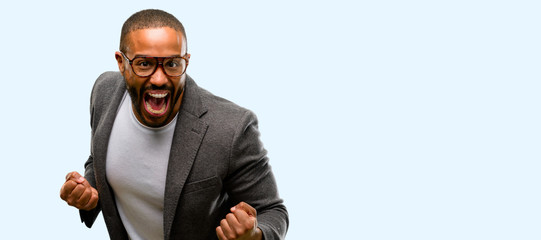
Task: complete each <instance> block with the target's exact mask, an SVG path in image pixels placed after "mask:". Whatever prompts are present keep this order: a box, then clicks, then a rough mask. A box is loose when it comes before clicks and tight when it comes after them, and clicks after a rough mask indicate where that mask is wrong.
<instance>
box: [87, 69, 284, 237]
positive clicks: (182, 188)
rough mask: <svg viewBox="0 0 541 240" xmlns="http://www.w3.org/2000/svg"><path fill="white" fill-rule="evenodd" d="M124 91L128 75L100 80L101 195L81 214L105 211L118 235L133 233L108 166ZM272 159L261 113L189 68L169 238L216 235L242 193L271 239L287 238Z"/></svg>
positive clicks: (93, 156) (97, 147)
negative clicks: (217, 91) (218, 91)
mask: <svg viewBox="0 0 541 240" xmlns="http://www.w3.org/2000/svg"><path fill="white" fill-rule="evenodd" d="M125 91H126V85H125V81H124V78H123V77H122V75H121V74H120V73H118V72H106V73H103V74H102V75H101V76H100V77H99V78H98V79H97V80H96V83H95V84H94V88H93V89H92V96H91V101H90V115H91V120H90V122H91V127H92V141H91V153H90V156H89V158H88V161H87V162H86V163H85V169H86V170H85V177H86V179H88V181H89V182H90V184H91V185H92V186H94V187H95V188H96V189H97V190H98V193H99V198H100V200H99V204H98V207H96V208H95V209H93V210H91V211H83V210H81V211H80V215H81V221H82V222H84V223H85V224H86V226H87V227H91V226H92V224H93V223H94V220H95V219H96V217H97V215H98V214H99V212H100V211H102V212H103V217H104V219H105V224H106V225H107V230H108V231H109V236H110V238H111V239H128V235H127V233H126V230H125V229H124V226H123V224H122V221H121V219H120V216H119V214H118V210H117V208H116V204H115V200H114V194H113V191H112V189H111V187H110V186H109V184H108V182H107V178H106V174H105V159H106V155H107V146H108V142H109V135H110V133H111V129H112V127H113V122H114V120H115V117H116V113H117V109H118V106H119V104H120V101H121V99H122V96H123V94H124V92H125ZM268 161H269V160H268V158H267V156H266V150H265V149H264V148H263V144H262V143H261V141H260V140H259V131H258V127H257V119H256V117H255V115H254V114H253V113H252V112H250V111H249V110H246V109H244V108H241V107H239V106H237V105H235V104H234V103H231V102H229V101H227V100H225V99H223V98H220V97H217V96H214V95H212V94H211V93H209V92H208V91H206V90H204V89H202V88H200V87H198V86H197V84H196V83H195V82H194V81H193V80H192V79H191V78H190V77H189V76H187V77H186V86H185V92H184V97H183V100H182V105H181V108H180V111H179V115H178V118H177V125H176V128H175V133H174V136H173V142H172V146H171V153H170V157H169V164H168V169H167V180H166V186H165V202H164V216H163V217H164V236H165V239H189V240H195V239H205V240H206V239H217V237H216V231H215V229H216V227H217V226H219V224H220V223H219V221H220V220H221V219H223V218H224V217H225V215H226V214H227V213H228V212H229V209H230V208H231V207H232V206H234V205H236V204H237V203H239V202H241V201H244V202H246V203H248V204H250V205H252V206H253V207H254V208H255V209H256V210H257V220H258V224H259V225H258V226H259V228H261V230H262V231H263V236H264V239H284V238H285V234H286V231H287V228H288V226H289V217H288V213H287V210H286V208H285V206H284V205H283V201H282V199H280V198H279V196H278V191H277V187H276V182H275V180H274V176H273V173H272V171H271V167H270V166H269V163H268ZM142 217H144V216H142Z"/></svg>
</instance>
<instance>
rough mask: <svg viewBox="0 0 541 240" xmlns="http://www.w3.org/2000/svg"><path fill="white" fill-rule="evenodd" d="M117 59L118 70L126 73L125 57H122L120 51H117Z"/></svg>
mask: <svg viewBox="0 0 541 240" xmlns="http://www.w3.org/2000/svg"><path fill="white" fill-rule="evenodd" d="M115 59H116V63H117V64H118V70H119V71H120V72H121V73H122V74H124V67H125V66H126V65H125V64H124V57H122V54H121V53H120V52H118V51H117V52H115Z"/></svg>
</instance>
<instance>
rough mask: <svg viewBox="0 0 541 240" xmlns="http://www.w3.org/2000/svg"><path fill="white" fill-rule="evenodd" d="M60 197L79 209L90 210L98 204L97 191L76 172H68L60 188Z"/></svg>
mask: <svg viewBox="0 0 541 240" xmlns="http://www.w3.org/2000/svg"><path fill="white" fill-rule="evenodd" d="M60 198H62V200H64V201H66V202H67V203H68V204H69V205H70V206H74V207H76V208H78V209H81V210H86V211H89V210H92V209H94V208H95V207H96V206H97V205H98V199H99V198H98V191H97V190H96V189H95V188H93V187H92V186H90V183H88V181H86V179H85V178H84V177H83V176H81V174H79V173H78V172H70V173H68V175H67V176H66V182H65V183H64V184H63V185H62V188H61V189H60Z"/></svg>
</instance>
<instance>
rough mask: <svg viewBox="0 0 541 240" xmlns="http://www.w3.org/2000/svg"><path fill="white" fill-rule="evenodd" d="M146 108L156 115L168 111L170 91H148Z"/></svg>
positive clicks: (161, 114)
mask: <svg viewBox="0 0 541 240" xmlns="http://www.w3.org/2000/svg"><path fill="white" fill-rule="evenodd" d="M144 99H145V109H146V110H147V112H148V113H149V114H150V115H152V116H156V117H161V116H163V115H164V114H165V112H167V108H168V107H169V99H170V97H169V92H167V91H148V92H146V93H145V97H144Z"/></svg>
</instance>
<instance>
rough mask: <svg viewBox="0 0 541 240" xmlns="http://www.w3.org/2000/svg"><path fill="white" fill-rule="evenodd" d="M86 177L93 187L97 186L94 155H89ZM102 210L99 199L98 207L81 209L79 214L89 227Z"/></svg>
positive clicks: (86, 164)
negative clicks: (86, 209) (87, 209)
mask: <svg viewBox="0 0 541 240" xmlns="http://www.w3.org/2000/svg"><path fill="white" fill-rule="evenodd" d="M85 178H86V180H87V181H88V183H90V185H91V186H92V187H93V188H97V187H96V178H95V177H94V161H93V158H92V155H90V156H89V157H88V160H87V161H86V163H85ZM100 211H101V206H100V201H99V200H98V205H97V206H96V208H94V209H92V210H90V211H85V210H79V215H80V216H81V222H82V223H84V224H85V225H86V226H87V227H88V228H90V227H92V225H93V224H94V221H96V218H97V217H98V214H99V213H100Z"/></svg>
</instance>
